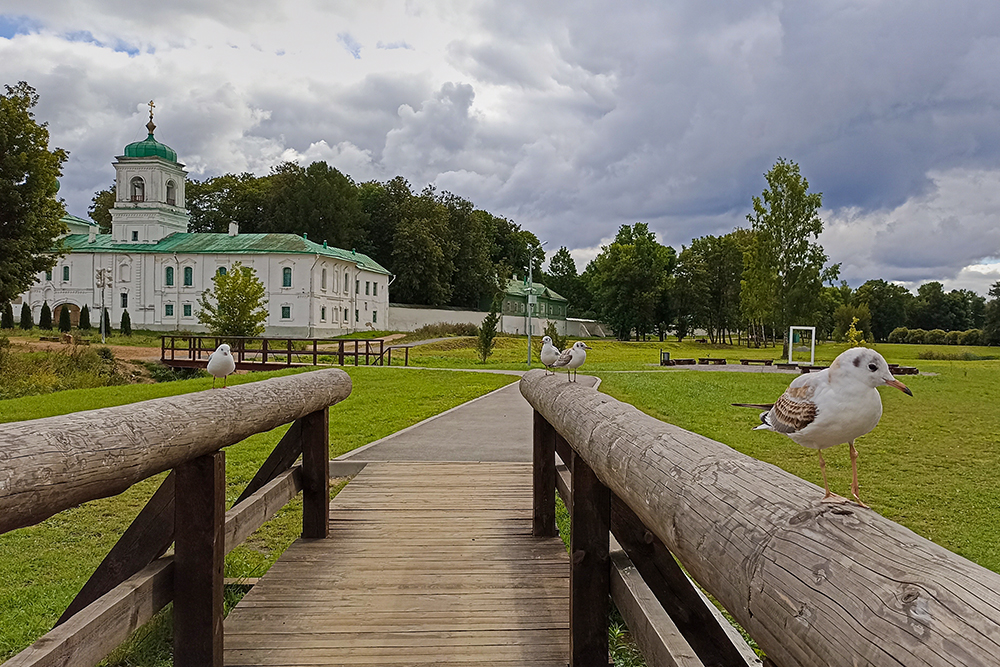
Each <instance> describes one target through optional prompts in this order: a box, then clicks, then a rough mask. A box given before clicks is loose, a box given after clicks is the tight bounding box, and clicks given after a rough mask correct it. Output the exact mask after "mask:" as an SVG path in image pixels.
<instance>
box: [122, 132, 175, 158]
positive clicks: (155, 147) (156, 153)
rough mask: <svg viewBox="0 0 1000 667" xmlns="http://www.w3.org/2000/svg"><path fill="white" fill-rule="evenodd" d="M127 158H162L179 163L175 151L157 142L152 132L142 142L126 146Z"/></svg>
mask: <svg viewBox="0 0 1000 667" xmlns="http://www.w3.org/2000/svg"><path fill="white" fill-rule="evenodd" d="M125 157H162V158H163V159H165V160H170V161H171V162H177V153H176V152H175V151H174V149H173V148H171V147H170V146H167V145H166V144H161V143H160V142H159V141H157V140H156V139H155V138H154V137H153V133H152V132H150V133H149V136H148V137H146V138H145V139H143V140H142V141H134V142H132V143H131V144H129V145H128V146H126V147H125Z"/></svg>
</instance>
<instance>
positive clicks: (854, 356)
mask: <svg viewBox="0 0 1000 667" xmlns="http://www.w3.org/2000/svg"><path fill="white" fill-rule="evenodd" d="M882 385H888V386H890V387H895V388H896V389H899V390H900V391H902V392H904V393H906V394H909V395H910V396H913V392H911V391H910V390H909V388H907V386H906V385H905V384H903V383H902V382H900V381H899V380H897V379H896V378H894V377H893V376H892V373H890V372H889V364H887V363H886V361H885V359H884V358H882V355H881V354H879V353H878V352H876V351H874V350H870V349H868V348H865V347H854V348H851V349H850V350H847V351H846V352H843V353H842V354H841V355H840V356H838V357H837V358H836V359H834V360H833V363H832V364H830V367H829V368H827V369H824V370H822V371H819V372H818V373H808V374H806V375H800V376H799V377H797V378H795V379H794V380H792V383H791V384H790V385H788V389H786V390H785V393H784V394H782V395H781V396H780V397H779V398H778V400H777V401H775V402H774V403H773V404H771V405H760V404H756V403H734V404H733V405H736V406H739V407H747V408H762V409H765V410H766V412H762V413H760V421H761V422H762V423H761V425H760V426H757V427H756V428H755V429H754V430H755V431H756V430H767V431H775V432H777V433H784V434H785V435H787V436H788V437H789V438H791V439H792V440H794V441H795V442H797V443H799V444H800V445H802V446H803V447H810V448H812V449H815V450H816V453H817V454H818V455H819V465H820V470H821V471H822V472H823V486H824V487H826V495H825V496H824V497H823V502H828V503H831V502H832V503H838V502H845V500H844V498H841V497H840V496H837V495H834V494H833V493H830V485H829V483H828V482H827V481H826V461H824V460H823V452H822V450H824V449H826V448H827V447H833V446H834V445H839V444H841V443H844V442H847V443H849V444H850V446H851V473H852V482H851V494H852V495H853V496H854V499H855V500H856V501H857V502H858V504H859V505H861V506H862V507H867V505H865V504H864V503H863V502H861V498H860V496H859V488H858V466H857V460H858V452H857V450H856V449H854V440H855V439H856V438H858V437H860V436H862V435H864V434H866V433H868V432H869V431H871V430H872V429H873V428H875V426H876V425H877V424H878V421H879V419H880V418H881V417H882V399H881V398H880V397H879V393H878V389H876V387H880V386H882Z"/></svg>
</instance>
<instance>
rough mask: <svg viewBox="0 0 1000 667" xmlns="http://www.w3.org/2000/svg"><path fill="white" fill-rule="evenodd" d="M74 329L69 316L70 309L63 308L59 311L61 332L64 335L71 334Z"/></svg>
mask: <svg viewBox="0 0 1000 667" xmlns="http://www.w3.org/2000/svg"><path fill="white" fill-rule="evenodd" d="M72 328H73V321H72V320H71V319H70V316H69V308H68V307H66V306H63V307H62V308H60V309H59V331H62V332H63V333H69V330H70V329H72Z"/></svg>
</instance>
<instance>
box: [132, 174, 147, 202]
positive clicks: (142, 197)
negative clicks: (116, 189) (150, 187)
mask: <svg viewBox="0 0 1000 667" xmlns="http://www.w3.org/2000/svg"><path fill="white" fill-rule="evenodd" d="M129 200H130V201H146V184H145V183H144V182H143V180H142V177H141V176H133V177H132V180H131V181H129Z"/></svg>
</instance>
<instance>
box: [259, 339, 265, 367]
mask: <svg viewBox="0 0 1000 667" xmlns="http://www.w3.org/2000/svg"><path fill="white" fill-rule="evenodd" d="M260 356H261V359H260V360H261V363H265V364H266V363H267V339H266V338H262V339H261V343H260Z"/></svg>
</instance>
